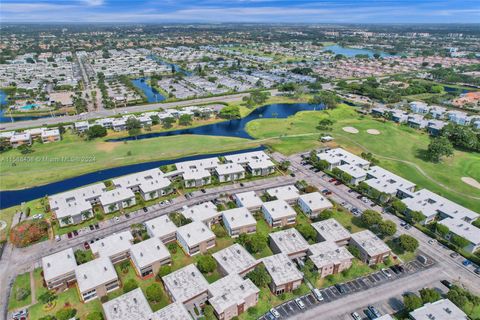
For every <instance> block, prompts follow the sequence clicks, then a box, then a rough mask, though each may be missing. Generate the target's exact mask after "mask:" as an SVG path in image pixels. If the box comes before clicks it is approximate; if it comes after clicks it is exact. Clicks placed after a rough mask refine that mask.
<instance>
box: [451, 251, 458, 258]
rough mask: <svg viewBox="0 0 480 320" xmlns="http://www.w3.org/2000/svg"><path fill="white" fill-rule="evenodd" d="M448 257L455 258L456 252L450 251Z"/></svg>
mask: <svg viewBox="0 0 480 320" xmlns="http://www.w3.org/2000/svg"><path fill="white" fill-rule="evenodd" d="M450 257H452V258H456V257H458V253H456V252H452V253H450Z"/></svg>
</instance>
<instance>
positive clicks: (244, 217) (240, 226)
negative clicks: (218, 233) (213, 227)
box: [221, 207, 257, 237]
mask: <svg viewBox="0 0 480 320" xmlns="http://www.w3.org/2000/svg"><path fill="white" fill-rule="evenodd" d="M221 214H222V219H223V225H224V226H225V229H226V230H227V233H228V235H229V236H230V237H238V236H239V235H240V234H242V233H246V234H250V233H255V232H256V231H257V220H255V218H254V217H253V215H252V214H251V213H250V211H248V209H247V208H245V207H240V208H235V209H230V210H225V211H222V212H221Z"/></svg>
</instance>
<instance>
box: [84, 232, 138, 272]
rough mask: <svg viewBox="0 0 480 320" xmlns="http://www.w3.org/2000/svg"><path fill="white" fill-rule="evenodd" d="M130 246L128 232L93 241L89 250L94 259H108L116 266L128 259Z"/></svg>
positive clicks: (131, 240) (130, 237)
mask: <svg viewBox="0 0 480 320" xmlns="http://www.w3.org/2000/svg"><path fill="white" fill-rule="evenodd" d="M132 244H133V236H132V234H131V233H130V231H123V232H120V233H114V234H112V235H110V236H108V237H105V238H103V239H100V240H98V241H95V242H94V243H92V244H90V249H91V250H92V253H93V255H94V256H95V257H96V258H99V257H100V258H108V259H110V260H111V261H112V263H113V264H116V263H119V262H121V261H124V260H126V259H128V258H129V257H130V248H131V247H132Z"/></svg>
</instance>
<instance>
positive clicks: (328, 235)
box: [312, 218, 351, 242]
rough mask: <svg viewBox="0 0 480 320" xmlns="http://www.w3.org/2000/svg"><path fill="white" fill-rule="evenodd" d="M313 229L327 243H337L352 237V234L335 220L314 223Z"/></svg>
mask: <svg viewBox="0 0 480 320" xmlns="http://www.w3.org/2000/svg"><path fill="white" fill-rule="evenodd" d="M312 227H313V228H314V229H315V230H316V231H317V232H318V233H319V234H320V236H322V238H324V239H325V240H326V241H333V242H337V241H341V240H345V239H349V238H350V237H351V235H350V232H349V231H348V230H347V229H345V227H344V226H342V225H341V224H340V222H338V221H337V220H335V219H334V218H330V219H327V220H322V221H317V222H314V223H312Z"/></svg>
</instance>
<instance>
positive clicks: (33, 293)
mask: <svg viewBox="0 0 480 320" xmlns="http://www.w3.org/2000/svg"><path fill="white" fill-rule="evenodd" d="M35 290H36V288H35V277H34V275H33V270H32V271H30V292H31V296H32V303H31V305H34V304H36V303H37V294H36V291H35Z"/></svg>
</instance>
